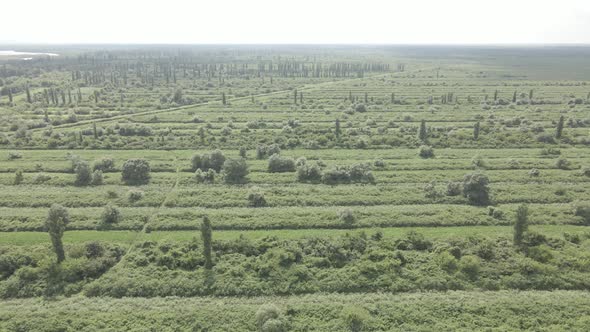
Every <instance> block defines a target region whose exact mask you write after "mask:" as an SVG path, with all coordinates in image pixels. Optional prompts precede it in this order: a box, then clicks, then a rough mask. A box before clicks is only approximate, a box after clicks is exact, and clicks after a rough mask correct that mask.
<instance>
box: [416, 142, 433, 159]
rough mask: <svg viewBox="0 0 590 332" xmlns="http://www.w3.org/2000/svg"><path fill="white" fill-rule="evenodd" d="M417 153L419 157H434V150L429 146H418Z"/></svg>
mask: <svg viewBox="0 0 590 332" xmlns="http://www.w3.org/2000/svg"><path fill="white" fill-rule="evenodd" d="M418 155H419V156H420V157H421V158H432V157H434V150H433V149H432V147H430V146H427V145H422V146H420V148H418Z"/></svg>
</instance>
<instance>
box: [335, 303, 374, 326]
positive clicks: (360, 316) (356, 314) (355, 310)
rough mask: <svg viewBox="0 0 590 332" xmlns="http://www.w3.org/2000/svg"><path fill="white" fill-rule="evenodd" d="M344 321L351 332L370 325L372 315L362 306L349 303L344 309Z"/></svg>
mask: <svg viewBox="0 0 590 332" xmlns="http://www.w3.org/2000/svg"><path fill="white" fill-rule="evenodd" d="M341 316H342V321H343V322H344V325H345V326H346V328H347V329H348V330H349V331H351V332H360V331H362V330H364V329H366V328H367V327H368V324H369V321H370V320H371V315H370V314H369V312H368V311H367V310H366V309H365V308H362V307H358V306H354V305H347V306H345V307H344V308H343V309H342V313H341Z"/></svg>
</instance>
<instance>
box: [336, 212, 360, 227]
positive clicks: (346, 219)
mask: <svg viewBox="0 0 590 332" xmlns="http://www.w3.org/2000/svg"><path fill="white" fill-rule="evenodd" d="M338 219H340V221H342V223H343V224H344V225H345V226H347V227H350V226H352V225H353V224H354V223H355V221H356V217H355V216H354V213H353V212H352V210H351V209H344V210H340V211H338Z"/></svg>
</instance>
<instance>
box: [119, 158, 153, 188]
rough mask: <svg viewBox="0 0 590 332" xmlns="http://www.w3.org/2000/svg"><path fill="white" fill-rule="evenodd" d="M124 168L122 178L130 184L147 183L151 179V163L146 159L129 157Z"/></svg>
mask: <svg viewBox="0 0 590 332" xmlns="http://www.w3.org/2000/svg"><path fill="white" fill-rule="evenodd" d="M122 170H123V171H122V180H123V182H125V183H126V184H128V185H138V184H145V183H148V182H149V181H150V164H149V162H148V161H147V160H145V159H141V158H138V159H128V160H127V161H125V163H124V164H123V167H122Z"/></svg>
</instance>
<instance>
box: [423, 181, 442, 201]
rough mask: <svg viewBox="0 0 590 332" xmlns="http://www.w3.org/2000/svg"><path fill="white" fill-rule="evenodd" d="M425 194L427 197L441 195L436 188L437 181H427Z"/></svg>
mask: <svg viewBox="0 0 590 332" xmlns="http://www.w3.org/2000/svg"><path fill="white" fill-rule="evenodd" d="M424 196H425V197H426V198H437V197H439V196H440V194H439V192H438V191H437V190H436V181H432V182H430V183H427V184H426V185H425V186H424Z"/></svg>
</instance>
